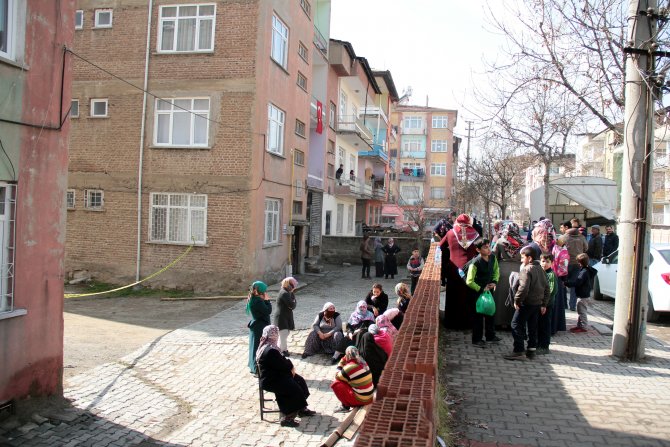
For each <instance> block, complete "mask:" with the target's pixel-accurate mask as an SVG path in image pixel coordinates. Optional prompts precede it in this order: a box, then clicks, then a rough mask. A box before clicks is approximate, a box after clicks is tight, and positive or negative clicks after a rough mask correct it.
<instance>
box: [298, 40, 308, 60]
mask: <svg viewBox="0 0 670 447" xmlns="http://www.w3.org/2000/svg"><path fill="white" fill-rule="evenodd" d="M298 56H300V58H301V59H302V60H304V61H305V62H307V63H308V64H309V50H308V49H307V47H306V46H305V44H304V43H302V42H300V43H299V44H298Z"/></svg>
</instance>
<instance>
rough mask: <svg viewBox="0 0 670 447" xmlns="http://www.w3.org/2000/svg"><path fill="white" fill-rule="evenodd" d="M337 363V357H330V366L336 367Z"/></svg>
mask: <svg viewBox="0 0 670 447" xmlns="http://www.w3.org/2000/svg"><path fill="white" fill-rule="evenodd" d="M339 362H340V359H339V358H337V357H332V358H331V359H330V364H331V365H337V364H338V363H339Z"/></svg>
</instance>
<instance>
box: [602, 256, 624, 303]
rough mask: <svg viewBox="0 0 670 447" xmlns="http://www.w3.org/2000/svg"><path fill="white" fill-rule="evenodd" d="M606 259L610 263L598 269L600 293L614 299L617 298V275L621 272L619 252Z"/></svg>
mask: <svg viewBox="0 0 670 447" xmlns="http://www.w3.org/2000/svg"><path fill="white" fill-rule="evenodd" d="M606 259H607V260H608V261H609V262H608V263H607V264H605V263H603V264H601V267H600V268H599V269H598V282H599V283H600V293H602V294H603V295H607V296H610V297H612V298H614V297H615V296H616V273H617V270H619V251H618V250H617V251H615V252H614V253H612V254H611V255H609V256H608V257H607V258H606Z"/></svg>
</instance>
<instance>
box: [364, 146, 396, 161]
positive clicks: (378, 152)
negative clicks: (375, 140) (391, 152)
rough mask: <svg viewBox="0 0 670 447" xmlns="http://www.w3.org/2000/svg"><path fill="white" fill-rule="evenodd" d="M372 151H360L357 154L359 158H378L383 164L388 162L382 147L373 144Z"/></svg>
mask: <svg viewBox="0 0 670 447" xmlns="http://www.w3.org/2000/svg"><path fill="white" fill-rule="evenodd" d="M372 147H373V149H372V150H369V151H361V152H359V153H358V156H359V157H379V158H380V159H381V161H383V162H384V163H386V162H388V159H389V156H388V154H387V153H386V152H384V150H383V148H382V145H380V144H373V145H372Z"/></svg>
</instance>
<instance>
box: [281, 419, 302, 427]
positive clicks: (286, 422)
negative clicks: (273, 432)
mask: <svg viewBox="0 0 670 447" xmlns="http://www.w3.org/2000/svg"><path fill="white" fill-rule="evenodd" d="M279 425H281V426H282V427H293V428H295V427H298V426H299V425H300V423H298V421H296V420H295V419H282V420H281V422H280V423H279Z"/></svg>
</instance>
